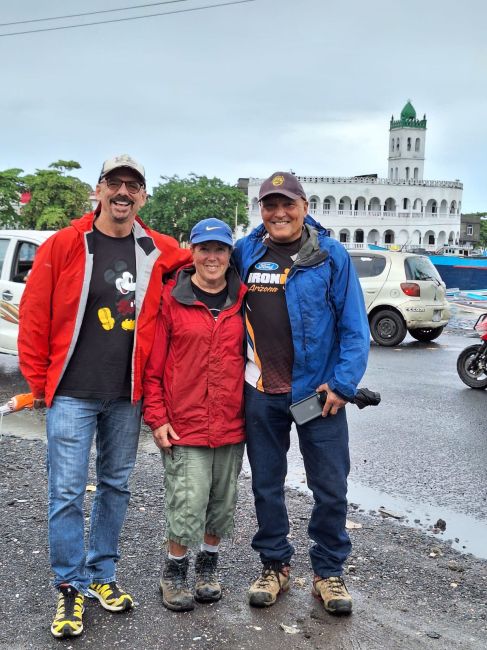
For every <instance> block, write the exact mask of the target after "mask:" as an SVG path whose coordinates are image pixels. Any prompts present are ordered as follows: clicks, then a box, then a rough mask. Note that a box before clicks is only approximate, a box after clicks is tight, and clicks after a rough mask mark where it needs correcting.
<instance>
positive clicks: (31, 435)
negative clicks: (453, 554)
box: [0, 411, 487, 559]
mask: <svg viewBox="0 0 487 650" xmlns="http://www.w3.org/2000/svg"><path fill="white" fill-rule="evenodd" d="M0 425H3V433H4V434H7V435H16V436H20V437H22V438H27V439H31V440H32V439H41V440H45V425H44V421H43V420H41V419H39V417H38V416H37V415H36V414H34V413H31V412H29V411H24V412H21V413H14V414H12V415H8V416H5V417H4V418H3V422H2V421H1V420H0ZM1 433H2V430H1V429H0V435H1ZM293 438H294V436H293ZM296 447H297V446H296V441H295V440H294V439H293V440H292V443H291V451H290V455H289V468H288V475H287V477H286V485H287V486H288V487H291V488H295V489H298V490H303V491H305V492H309V490H308V488H307V486H306V482H305V474H304V469H303V465H302V461H301V459H300V458H299V456H298V454H299V451H298V449H297V448H296ZM139 450H143V451H145V452H149V453H159V450H158V449H157V447H156V446H155V444H154V442H153V440H152V436H151V435H150V434H149V433H148V432H146V431H142V433H141V436H140V443H139ZM243 471H244V472H245V473H247V474H250V467H249V463H248V460H247V456H246V455H245V458H244V465H243ZM348 501H349V503H354V504H357V505H358V506H359V508H360V509H361V510H363V511H365V512H369V510H374V511H376V512H377V516H381V515H379V513H378V509H379V508H380V507H381V506H384V508H386V510H391V511H393V512H394V513H398V514H399V515H401V516H404V520H403V521H401V522H399V523H401V524H402V525H407V526H410V527H412V528H418V529H420V530H422V531H424V532H426V533H428V534H429V535H431V536H432V537H433V538H438V539H441V540H443V541H447V540H451V545H452V547H453V548H455V549H456V550H458V551H460V552H462V553H473V554H474V555H476V556H477V557H480V558H485V559H487V541H486V540H487V522H485V521H480V520H478V519H474V518H473V517H469V516H467V515H464V514H461V513H458V512H455V511H453V510H448V509H446V508H443V507H441V506H431V505H428V504H423V503H412V502H409V501H407V500H406V499H401V498H397V497H391V496H390V495H388V494H386V493H385V492H381V491H380V490H375V489H374V488H370V487H367V486H364V485H360V484H358V483H354V482H353V481H349V482H348ZM439 518H441V519H443V520H444V521H446V530H445V532H443V533H438V534H434V533H432V532H431V531H430V530H428V529H429V528H430V527H433V526H434V524H435V523H436V521H437V520H438V519H439ZM352 519H353V516H352ZM415 520H416V521H415ZM457 539H458V541H455V540H457Z"/></svg>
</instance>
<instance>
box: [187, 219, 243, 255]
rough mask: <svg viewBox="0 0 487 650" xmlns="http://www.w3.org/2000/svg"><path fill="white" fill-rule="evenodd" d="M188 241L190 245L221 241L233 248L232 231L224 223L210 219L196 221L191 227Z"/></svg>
mask: <svg viewBox="0 0 487 650" xmlns="http://www.w3.org/2000/svg"><path fill="white" fill-rule="evenodd" d="M189 241H190V242H191V243H192V244H202V243H203V242H205V241H221V242H223V243H224V244H226V245H227V246H230V247H231V248H233V236H232V229H231V228H230V226H229V225H228V224H227V223H225V222H224V221H221V220H220V219H215V218H214V217H210V218H209V219H203V220H202V221H198V223H197V224H196V225H195V226H193V229H192V230H191V235H190V236H189Z"/></svg>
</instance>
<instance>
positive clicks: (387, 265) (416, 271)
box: [348, 250, 450, 346]
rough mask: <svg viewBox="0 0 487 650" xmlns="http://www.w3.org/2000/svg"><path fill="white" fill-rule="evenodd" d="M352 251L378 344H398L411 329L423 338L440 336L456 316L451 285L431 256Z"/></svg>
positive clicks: (372, 330)
mask: <svg viewBox="0 0 487 650" xmlns="http://www.w3.org/2000/svg"><path fill="white" fill-rule="evenodd" d="M348 252H349V253H350V257H351V258H352V262H353V265H354V267H355V270H356V271H357V274H358V276H359V279H360V284H361V285H362V291H363V293H364V298H365V305H366V308H367V314H368V317H369V325H370V333H371V335H372V338H373V339H374V341H375V342H376V343H378V344H379V345H385V346H393V345H398V344H399V343H401V341H403V340H404V337H405V336H406V333H407V332H409V333H410V334H411V336H413V337H414V338H415V339H417V340H418V341H433V340H434V339H436V338H438V336H440V334H441V333H442V331H443V328H444V327H445V325H446V324H447V323H448V320H449V318H450V305H449V303H448V301H447V299H446V287H445V284H444V283H443V281H442V280H441V277H440V275H439V274H438V272H437V270H436V269H435V267H434V266H433V264H432V263H431V261H430V260H429V259H428V257H426V256H424V255H416V254H413V253H401V252H396V251H386V250H350V251H348Z"/></svg>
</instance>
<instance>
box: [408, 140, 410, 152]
mask: <svg viewBox="0 0 487 650" xmlns="http://www.w3.org/2000/svg"><path fill="white" fill-rule="evenodd" d="M408 151H411V138H408Z"/></svg>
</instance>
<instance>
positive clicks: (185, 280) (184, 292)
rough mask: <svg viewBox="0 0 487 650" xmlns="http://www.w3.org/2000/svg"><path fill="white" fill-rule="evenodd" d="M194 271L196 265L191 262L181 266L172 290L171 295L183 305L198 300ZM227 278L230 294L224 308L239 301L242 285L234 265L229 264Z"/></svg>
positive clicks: (191, 303)
mask: <svg viewBox="0 0 487 650" xmlns="http://www.w3.org/2000/svg"><path fill="white" fill-rule="evenodd" d="M194 272H195V269H194V266H193V265H192V264H191V265H189V266H184V267H183V268H181V269H180V270H179V271H178V274H177V276H176V283H175V285H174V287H173V289H172V291H171V295H172V296H173V298H174V299H175V300H177V301H178V302H179V303H181V304H182V305H193V304H194V303H195V302H197V298H196V296H195V295H194V291H193V285H192V282H191V276H192V275H193V274H194ZM226 279H227V286H228V296H227V299H226V301H225V304H224V306H223V309H228V308H229V307H232V306H233V305H234V304H235V303H236V302H237V301H238V299H239V296H240V289H241V285H242V283H241V281H240V277H239V275H238V273H237V270H236V268H235V267H234V266H233V265H230V266H229V268H228V270H227V273H226Z"/></svg>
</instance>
